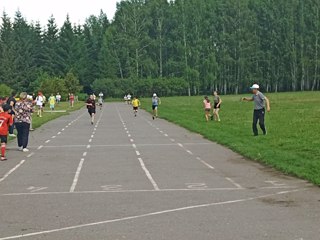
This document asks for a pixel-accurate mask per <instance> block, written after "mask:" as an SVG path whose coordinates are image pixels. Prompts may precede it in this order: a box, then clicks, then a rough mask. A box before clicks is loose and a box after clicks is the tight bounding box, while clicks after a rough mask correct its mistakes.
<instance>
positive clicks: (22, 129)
mask: <svg viewBox="0 0 320 240" xmlns="http://www.w3.org/2000/svg"><path fill="white" fill-rule="evenodd" d="M16 129H17V132H18V135H17V139H18V146H19V147H23V148H26V147H27V146H28V141H29V130H30V124H29V123H26V122H17V123H16Z"/></svg>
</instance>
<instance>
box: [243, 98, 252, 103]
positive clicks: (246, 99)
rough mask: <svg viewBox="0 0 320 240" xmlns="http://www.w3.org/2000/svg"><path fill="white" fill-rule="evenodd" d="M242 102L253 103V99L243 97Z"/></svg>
mask: <svg viewBox="0 0 320 240" xmlns="http://www.w3.org/2000/svg"><path fill="white" fill-rule="evenodd" d="M242 101H247V102H252V101H253V98H248V97H243V98H242Z"/></svg>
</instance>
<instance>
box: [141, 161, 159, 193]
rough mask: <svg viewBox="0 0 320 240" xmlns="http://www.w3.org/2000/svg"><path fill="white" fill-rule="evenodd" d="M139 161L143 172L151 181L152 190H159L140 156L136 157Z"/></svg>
mask: <svg viewBox="0 0 320 240" xmlns="http://www.w3.org/2000/svg"><path fill="white" fill-rule="evenodd" d="M138 160H139V162H140V165H141V168H142V169H143V171H144V172H145V174H146V175H147V178H148V179H149V181H150V182H151V184H152V186H153V188H154V190H156V191H159V190H160V189H159V187H158V185H157V183H156V182H155V181H154V179H153V178H152V176H151V174H150V172H149V170H148V169H147V168H146V165H145V164H144V162H143V160H142V158H138Z"/></svg>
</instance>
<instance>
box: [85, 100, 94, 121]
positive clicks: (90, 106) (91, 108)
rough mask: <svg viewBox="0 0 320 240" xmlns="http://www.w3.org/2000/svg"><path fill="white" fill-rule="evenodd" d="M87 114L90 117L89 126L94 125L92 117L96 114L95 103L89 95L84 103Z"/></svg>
mask: <svg viewBox="0 0 320 240" xmlns="http://www.w3.org/2000/svg"><path fill="white" fill-rule="evenodd" d="M86 105H87V109H88V113H89V115H90V117H91V124H92V125H93V124H94V116H95V114H96V101H95V100H94V97H93V95H90V97H89V98H88V99H87V101H86Z"/></svg>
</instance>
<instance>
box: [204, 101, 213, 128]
mask: <svg viewBox="0 0 320 240" xmlns="http://www.w3.org/2000/svg"><path fill="white" fill-rule="evenodd" d="M211 107H212V106H211V102H210V99H209V98H208V96H205V97H204V100H203V108H204V112H205V117H206V120H207V122H208V121H209V119H210V118H211V119H212V116H211V114H210V113H211Z"/></svg>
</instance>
